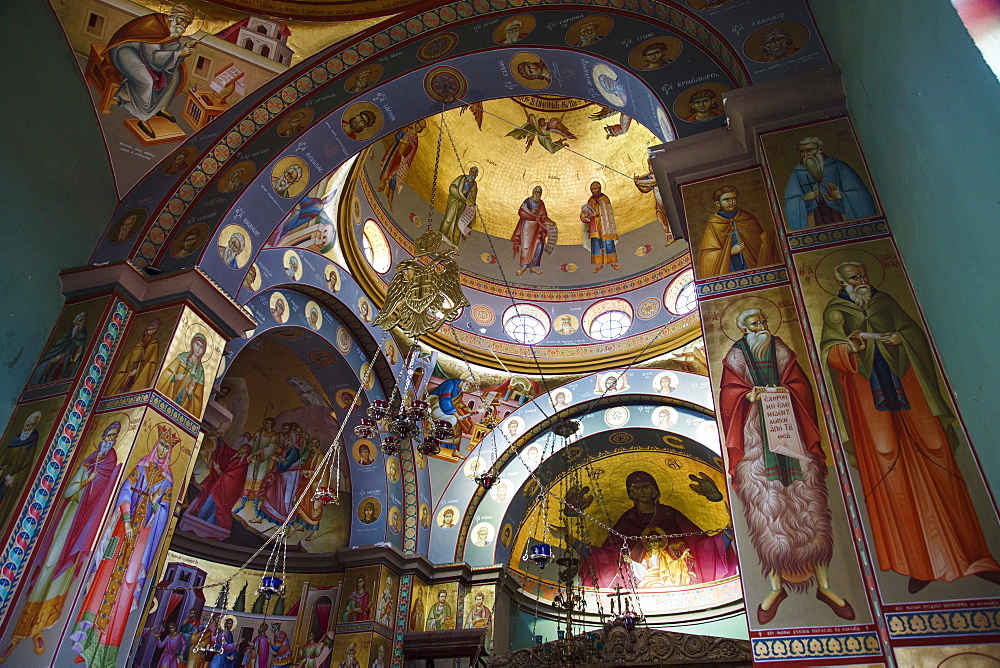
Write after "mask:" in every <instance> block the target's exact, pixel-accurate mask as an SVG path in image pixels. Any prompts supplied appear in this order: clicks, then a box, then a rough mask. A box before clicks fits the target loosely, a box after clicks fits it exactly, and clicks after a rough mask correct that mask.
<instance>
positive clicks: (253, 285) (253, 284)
mask: <svg viewBox="0 0 1000 668" xmlns="http://www.w3.org/2000/svg"><path fill="white" fill-rule="evenodd" d="M250 266H251V267H253V269H254V279H253V280H252V281H250V285H247V284H246V276H244V277H243V281H244V282H243V287H245V288H248V289H249V290H252V291H253V292H257V290H259V289H260V284H261V281H262V280H263V279H262V278H261V275H260V267H258V266H257V263H256V262H254V263H253V264H251V265H250ZM247 275H248V276H249V275H250V270H249V269H247Z"/></svg>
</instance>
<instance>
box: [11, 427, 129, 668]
mask: <svg viewBox="0 0 1000 668" xmlns="http://www.w3.org/2000/svg"><path fill="white" fill-rule="evenodd" d="M121 428H122V425H121V423H120V422H117V421H115V422H112V423H111V424H109V425H108V426H107V427H105V428H104V433H102V434H101V442H100V443H99V444H98V445H97V449H96V450H95V451H94V452H92V453H90V454H89V455H87V457H86V459H84V460H83V463H82V464H80V465H79V466H78V467H77V468H76V471H75V472H74V473H73V476H72V477H71V478H70V479H69V482H67V483H66V486H65V487H64V488H63V489H62V500H63V505H62V506H61V507H57V508H56V510H58V511H59V512H57V513H56V512H54V514H53V515H52V516H53V517H58V518H59V524H58V525H57V526H56V529H55V531H53V532H52V533H51V534H50V535H48V536H46V537H45V539H44V540H43V541H42V544H41V547H40V551H39V554H44V555H45V562H44V563H43V564H42V567H41V569H40V570H39V571H38V573H37V574H36V575H35V580H34V582H33V583H32V584H31V589H30V590H29V593H28V601H27V603H25V605H24V609H22V610H21V616H20V618H19V619H18V620H17V626H16V627H15V628H14V634H13V636H12V638H11V644H10V645H9V646H8V647H7V649H5V650H4V651H3V653H2V654H0V660H5V659H6V658H7V657H8V656H9V655H10V653H11V651H12V650H13V649H14V647H16V646H17V644H18V643H19V642H20V641H21V640H23V639H24V638H31V639H32V641H33V642H34V645H35V653H36V654H41V653H43V652H44V651H45V641H44V640H43V639H42V633H43V632H44V631H45V629H47V628H49V627H50V626H52V625H53V624H55V623H56V622H57V621H59V618H60V616H61V615H62V612H63V606H64V604H65V603H66V594H67V593H68V592H69V588H70V585H71V584H72V583H73V579H74V578H75V577H76V576H77V575H78V570H79V568H80V567H81V566H83V564H84V563H85V562H86V560H87V558H88V557H90V553H91V550H92V549H93V545H94V541H95V540H97V532H98V531H99V530H100V528H101V520H102V518H103V514H102V512H95V509H101V510H102V511H103V509H104V508H106V507H107V504H108V501H109V500H110V499H111V494H112V493H113V492H114V487H115V482H116V481H117V479H118V474H119V472H120V467H119V465H118V455H117V453H116V452H115V449H114V446H115V443H116V442H117V441H118V435H119V433H120V432H121ZM81 510H82V511H83V512H80V511H81Z"/></svg>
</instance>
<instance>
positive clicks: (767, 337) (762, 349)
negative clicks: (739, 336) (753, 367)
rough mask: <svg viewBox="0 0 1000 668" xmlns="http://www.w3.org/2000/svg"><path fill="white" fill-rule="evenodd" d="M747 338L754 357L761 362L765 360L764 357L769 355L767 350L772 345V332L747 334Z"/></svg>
mask: <svg viewBox="0 0 1000 668" xmlns="http://www.w3.org/2000/svg"><path fill="white" fill-rule="evenodd" d="M746 337H747V344H748V345H749V346H750V352H751V353H753V356H754V357H755V358H757V359H759V360H760V359H764V355H766V354H767V349H768V347H769V346H770V345H771V332H768V331H763V332H747V333H746Z"/></svg>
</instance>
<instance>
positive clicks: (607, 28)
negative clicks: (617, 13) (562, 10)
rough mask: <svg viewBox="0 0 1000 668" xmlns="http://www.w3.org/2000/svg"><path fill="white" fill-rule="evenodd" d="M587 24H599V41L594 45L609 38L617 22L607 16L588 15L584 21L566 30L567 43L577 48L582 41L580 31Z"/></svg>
mask: <svg viewBox="0 0 1000 668" xmlns="http://www.w3.org/2000/svg"><path fill="white" fill-rule="evenodd" d="M585 23H596V24H597V31H596V32H597V40H596V41H595V42H593V44H597V42H600V41H601V40H602V39H604V38H605V37H607V36H608V33H609V32H611V29H612V28H614V26H615V22H614V19H612V18H611V17H610V16H607V15H606V14H588V15H587V16H584V17H583V18H582V19H580V20H579V21H577V22H576V23H574V24H573V25H571V26H570V27H569V29H568V30H566V43H567V44H569V45H570V46H577V44H576V43H577V42H579V41H580V29H581V28H582V27H583V25H584V24H585ZM588 46H592V44H587V45H584V46H579V47H577V48H587V47H588Z"/></svg>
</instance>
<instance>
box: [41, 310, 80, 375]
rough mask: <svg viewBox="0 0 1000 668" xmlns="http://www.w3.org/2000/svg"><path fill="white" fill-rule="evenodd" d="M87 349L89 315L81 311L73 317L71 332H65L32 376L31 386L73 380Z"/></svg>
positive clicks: (46, 353)
mask: <svg viewBox="0 0 1000 668" xmlns="http://www.w3.org/2000/svg"><path fill="white" fill-rule="evenodd" d="M86 347H87V314H86V312H84V311H80V312H79V313H77V314H76V315H75V316H74V317H73V323H72V324H71V325H70V328H69V331H67V332H64V333H63V334H62V335H61V336H60V337H59V338H58V339H56V340H55V343H53V344H52V346H51V347H50V348H49V349H48V350H47V351H46V352H45V355H44V356H43V357H42V361H41V362H39V363H38V368H37V369H35V373H34V374H32V377H31V384H32V385H37V384H38V383H51V382H52V381H56V380H65V379H67V378H72V377H73V376H75V375H76V372H77V371H78V370H79V369H80V364H81V363H82V362H83V351H84V349H86Z"/></svg>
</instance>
